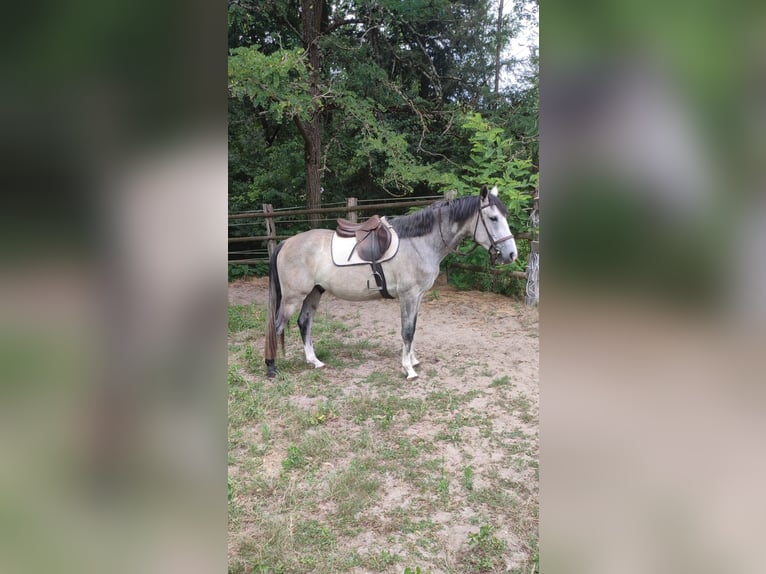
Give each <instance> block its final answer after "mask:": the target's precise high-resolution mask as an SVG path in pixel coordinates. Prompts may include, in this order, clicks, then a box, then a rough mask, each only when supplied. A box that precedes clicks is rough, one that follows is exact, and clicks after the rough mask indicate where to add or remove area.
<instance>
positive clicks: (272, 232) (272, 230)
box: [263, 203, 277, 259]
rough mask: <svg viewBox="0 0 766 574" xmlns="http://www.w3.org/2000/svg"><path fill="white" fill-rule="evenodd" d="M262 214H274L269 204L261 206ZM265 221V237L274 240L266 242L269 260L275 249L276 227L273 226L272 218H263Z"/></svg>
mask: <svg viewBox="0 0 766 574" xmlns="http://www.w3.org/2000/svg"><path fill="white" fill-rule="evenodd" d="M263 213H274V208H273V207H272V205H271V204H270V203H264V204H263ZM264 219H265V220H266V235H268V236H269V237H273V238H274V239H269V241H268V249H269V259H271V256H272V254H273V253H274V249H276V248H277V240H276V235H277V227H276V225H275V224H274V218H273V217H269V216H266V217H264Z"/></svg>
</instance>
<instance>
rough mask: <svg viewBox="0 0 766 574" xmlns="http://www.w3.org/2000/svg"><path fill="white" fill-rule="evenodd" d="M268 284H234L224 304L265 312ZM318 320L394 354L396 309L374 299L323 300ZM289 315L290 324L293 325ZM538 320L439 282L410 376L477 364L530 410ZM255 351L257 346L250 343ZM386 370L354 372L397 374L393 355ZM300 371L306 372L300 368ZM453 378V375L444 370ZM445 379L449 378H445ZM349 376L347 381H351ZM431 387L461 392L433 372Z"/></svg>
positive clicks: (519, 308) (461, 381)
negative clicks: (435, 381)
mask: <svg viewBox="0 0 766 574" xmlns="http://www.w3.org/2000/svg"><path fill="white" fill-rule="evenodd" d="M267 299H268V282H267V280H266V278H265V277H255V278H251V279H245V280H239V281H235V282H233V283H231V284H230V285H229V303H230V304H233V305H249V304H252V303H257V304H260V305H265V304H266V301H267ZM317 313H319V314H324V315H325V316H327V317H329V318H332V319H334V320H338V321H342V322H345V323H346V324H348V325H349V326H350V327H351V328H352V333H355V332H358V333H359V335H360V336H362V335H364V336H365V337H367V338H375V339H376V340H378V341H379V342H381V343H382V344H384V345H388V344H389V342H390V345H391V347H392V348H393V349H396V350H397V351H400V350H401V345H402V340H401V335H400V332H401V323H400V315H399V301H398V300H385V299H382V298H381V299H380V300H376V301H368V302H362V303H359V302H353V301H343V300H341V299H338V298H336V297H334V296H332V295H330V294H329V293H326V294H324V295H323V296H322V300H321V303H320V305H319V309H318V311H317ZM296 317H297V315H295V316H293V318H292V323H295V319H296ZM537 327H538V312H537V309H536V308H528V307H526V306H525V305H524V304H523V303H521V302H519V301H515V300H513V299H510V298H508V297H505V296H502V295H496V294H494V293H482V292H478V291H458V290H456V289H454V288H453V287H451V286H450V285H449V284H447V282H446V280H445V278H444V276H440V277H439V279H438V280H437V282H436V284H435V285H434V288H433V289H432V290H431V292H430V293H427V294H426V296H425V297H424V298H423V303H422V304H421V306H420V312H419V313H418V325H417V331H416V333H415V349H416V354H417V356H418V359H419V360H420V361H421V364H420V366H419V367H418V369H417V371H418V374H419V375H420V379H423V380H425V379H427V378H428V372H429V367H431V368H433V367H437V366H439V365H440V364H441V363H443V362H449V363H451V366H453V367H454V366H455V365H457V364H458V363H460V362H468V363H469V364H470V363H481V364H482V365H486V366H487V367H488V368H489V370H492V371H494V372H496V373H501V372H502V373H505V372H508V371H511V370H512V372H513V376H512V378H513V380H514V383H516V384H517V385H518V386H520V387H521V388H522V389H523V390H524V392H525V394H526V395H527V398H529V399H530V400H531V401H532V402H533V403H534V404H537V403H538V400H539V388H538V353H539V340H538V338H537ZM286 337H287V338H288V339H296V340H298V341H300V335H299V333H298V329H297V327H296V326H295V325H294V324H293V325H291V327H290V329H289V331H288V332H287V334H286ZM255 347H256V349H259V350H260V349H261V348H262V339H259V340H257V341H256V343H255ZM385 360H386V361H388V363H390V364H386V365H383V364H378V365H367V366H365V365H360V366H359V367H358V368H359V369H360V370H362V371H364V370H365V368H366V367H367V373H362V372H359V373H356V375H357V376H358V375H363V374H369V372H372V370H374V369H378V370H380V369H383V368H390V369H393V370H397V371H400V370H401V365H400V355H399V354H397V355H396V359H385ZM307 368H310V367H309V365H307ZM452 370H454V369H452ZM448 371H449V370H448ZM352 376H353V375H352ZM439 380H440V381H441V382H442V383H443V384H445V385H447V386H453V385H454V386H455V387H456V388H461V389H464V388H465V384H466V382H467V381H466V377H465V375H458V374H449V372H447V373H444V372H440V374H439Z"/></svg>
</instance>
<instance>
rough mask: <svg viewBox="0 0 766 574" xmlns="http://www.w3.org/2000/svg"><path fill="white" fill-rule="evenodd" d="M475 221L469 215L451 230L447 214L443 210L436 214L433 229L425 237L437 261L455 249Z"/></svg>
mask: <svg viewBox="0 0 766 574" xmlns="http://www.w3.org/2000/svg"><path fill="white" fill-rule="evenodd" d="M475 223H476V219H475V218H474V217H471V218H469V219H468V220H467V221H465V222H464V223H462V224H459V225H458V227H457V229H456V230H455V231H454V232H453V231H452V225H453V224H452V223H450V221H449V214H448V213H447V212H446V211H444V210H443V211H442V212H441V213H440V214H439V215H438V216H437V221H436V224H435V225H434V230H433V231H432V232H431V233H430V234H429V235H428V236H427V237H428V238H429V244H430V246H431V249H432V250H433V252H434V256H435V257H436V258H437V259H438V262H439V263H441V261H442V259H444V258H445V257H446V256H447V255H449V254H450V253H452V252H453V251H455V249H456V248H457V246H458V245H460V242H461V241H462V240H463V239H464V238H466V237H468V236H469V235H471V234H472V232H473V229H474V225H475Z"/></svg>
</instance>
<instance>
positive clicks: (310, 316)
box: [298, 285, 324, 369]
mask: <svg viewBox="0 0 766 574" xmlns="http://www.w3.org/2000/svg"><path fill="white" fill-rule="evenodd" d="M322 293H324V289H322V288H321V287H320V286H319V285H317V286H316V287H314V289H313V290H312V291H311V293H309V294H308V295H306V298H305V299H304V300H303V307H302V308H301V314H300V315H299V316H298V328H299V329H300V331H301V339H303V350H304V351H305V353H306V362H308V363H311V364H312V365H314V367H316V368H317V369H321V368H322V367H324V363H323V362H322V361H320V360H319V359H317V356H316V355H315V354H314V342H313V341H312V339H311V324H312V323H313V322H314V312H315V311H316V310H317V307H318V306H319V299H321V298H322Z"/></svg>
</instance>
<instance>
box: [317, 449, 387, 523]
mask: <svg viewBox="0 0 766 574" xmlns="http://www.w3.org/2000/svg"><path fill="white" fill-rule="evenodd" d="M379 488H380V479H379V478H378V476H377V474H376V473H375V472H374V471H373V470H372V469H370V468H369V466H368V465H366V464H364V463H363V462H360V461H359V459H354V460H352V461H351V463H350V464H349V465H348V467H347V468H346V469H344V470H341V471H340V472H338V473H336V474H335V475H334V476H333V477H331V479H330V481H329V487H328V490H329V492H328V495H329V497H330V499H331V500H333V501H334V502H335V504H336V505H337V506H336V512H335V517H336V519H337V520H339V521H342V522H350V521H352V520H353V519H354V517H355V516H356V515H357V514H358V513H359V512H361V511H362V510H364V509H365V508H367V506H368V505H369V504H370V503H371V502H372V501H373V500H375V499H376V498H377V495H378V490H379Z"/></svg>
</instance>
